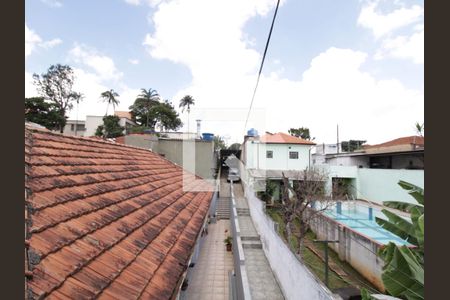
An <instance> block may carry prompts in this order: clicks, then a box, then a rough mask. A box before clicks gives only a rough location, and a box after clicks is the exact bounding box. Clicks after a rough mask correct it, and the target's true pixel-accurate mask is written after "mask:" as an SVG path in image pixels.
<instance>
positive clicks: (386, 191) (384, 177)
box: [356, 168, 424, 203]
mask: <svg viewBox="0 0 450 300" xmlns="http://www.w3.org/2000/svg"><path fill="white" fill-rule="evenodd" d="M399 180H404V181H407V182H410V183H412V184H415V185H417V186H420V187H422V188H423V187H424V170H404V169H401V170H395V169H365V168H363V169H358V179H357V181H356V182H357V195H358V198H359V199H365V200H369V201H373V202H378V203H381V202H383V201H404V202H410V203H416V201H415V200H414V198H413V197H411V196H410V195H409V194H408V193H407V192H406V191H405V190H404V189H402V188H401V187H400V186H399V185H398V181H399Z"/></svg>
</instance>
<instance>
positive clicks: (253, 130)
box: [247, 128, 258, 136]
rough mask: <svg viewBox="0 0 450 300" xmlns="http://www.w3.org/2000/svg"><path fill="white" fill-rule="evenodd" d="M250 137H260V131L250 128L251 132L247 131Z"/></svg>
mask: <svg viewBox="0 0 450 300" xmlns="http://www.w3.org/2000/svg"><path fill="white" fill-rule="evenodd" d="M247 135H248V136H258V130H256V129H255V128H250V130H248V131H247Z"/></svg>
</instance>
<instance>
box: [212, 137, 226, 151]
mask: <svg viewBox="0 0 450 300" xmlns="http://www.w3.org/2000/svg"><path fill="white" fill-rule="evenodd" d="M213 140H214V150H216V151H217V150H221V149H226V148H227V146H226V145H225V141H224V140H223V138H222V137H221V136H218V135H215V136H214V138H213Z"/></svg>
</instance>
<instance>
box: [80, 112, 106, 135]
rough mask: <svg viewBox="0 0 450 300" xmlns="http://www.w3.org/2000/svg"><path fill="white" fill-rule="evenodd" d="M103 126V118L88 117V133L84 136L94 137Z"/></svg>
mask: <svg viewBox="0 0 450 300" xmlns="http://www.w3.org/2000/svg"><path fill="white" fill-rule="evenodd" d="M102 124H103V117H102V116H86V131H85V133H84V136H94V135H95V131H96V130H97V127H98V126H99V125H102Z"/></svg>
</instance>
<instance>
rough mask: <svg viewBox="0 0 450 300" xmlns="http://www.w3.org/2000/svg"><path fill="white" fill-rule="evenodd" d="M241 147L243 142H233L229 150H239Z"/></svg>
mask: <svg viewBox="0 0 450 300" xmlns="http://www.w3.org/2000/svg"><path fill="white" fill-rule="evenodd" d="M240 147H241V144H239V143H234V144H231V145H230V147H228V149H229V150H239V148H240Z"/></svg>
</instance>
